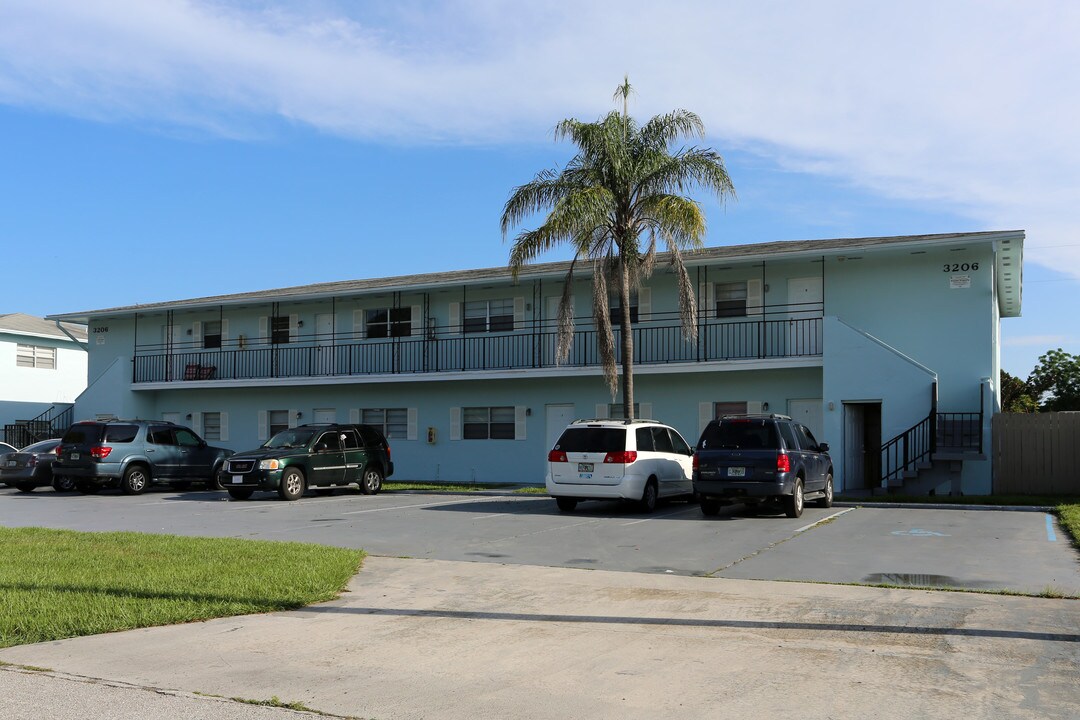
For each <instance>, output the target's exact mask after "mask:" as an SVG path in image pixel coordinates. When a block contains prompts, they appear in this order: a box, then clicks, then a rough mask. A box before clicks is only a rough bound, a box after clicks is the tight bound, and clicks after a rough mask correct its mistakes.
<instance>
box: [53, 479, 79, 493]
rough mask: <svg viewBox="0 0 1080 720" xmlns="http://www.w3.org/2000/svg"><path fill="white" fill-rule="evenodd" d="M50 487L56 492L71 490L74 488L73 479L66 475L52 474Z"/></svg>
mask: <svg viewBox="0 0 1080 720" xmlns="http://www.w3.org/2000/svg"><path fill="white" fill-rule="evenodd" d="M52 487H53V490H55V491H56V492H71V491H72V490H74V489H75V481H74V480H72V479H71V478H70V477H68V476H67V475H54V476H53V480H52Z"/></svg>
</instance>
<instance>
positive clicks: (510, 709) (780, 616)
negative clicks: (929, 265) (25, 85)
mask: <svg viewBox="0 0 1080 720" xmlns="http://www.w3.org/2000/svg"><path fill="white" fill-rule="evenodd" d="M1078 627H1080V602H1077V601H1069V600H1048V599H1042V598H1028V597H1003V596H998V595H980V594H972V593H943V592H928V591H916V590H899V589H887V588H870V587H846V586H835V585H814V584H799V583H788V582H761V581H749V580H732V579H722V578H719V579H718V578H702V577H685V576H673V575H661V574H642V573H626V572H609V571H589V570H579V569H568V568H550V567H529V566H506V565H498V564H494V563H477V562H453V561H439V560H416V559H402V558H388V557H374V558H369V559H368V560H367V561H366V563H365V567H364V569H363V571H362V572H361V573H360V574H359V575H357V577H356V578H355V579H354V580H353V581H352V583H351V584H350V586H349V592H348V593H347V594H346V595H344V596H343V597H342V598H341V599H339V600H337V601H334V602H330V603H324V604H322V605H318V606H313V607H310V608H307V609H304V610H300V611H296V612H286V613H273V614H268V615H257V616H243V617H235V618H224V619H219V620H213V621H210V622H204V623H192V624H187V625H179V626H171V627H162V628H150V629H146V630H136V631H131V632H124V633H115V634H111V635H99V636H93V637H86V638H76V639H73V640H65V641H60V642H54V643H44V644H41V645H30V646H23V647H16V648H9V649H7V650H4V651H0V661H3V662H8V663H20V664H26V665H36V666H39V667H46V668H50V669H51V670H53V671H56V672H59V673H65V674H68V675H69V676H71V675H73V676H77V677H79V678H84V679H86V678H105V679H109V680H111V681H121V682H123V683H125V684H126V685H127V686H128V687H129V688H132V689H129V690H128V693H129V694H138V693H140V692H141V693H145V692H147V691H146V690H139V689H138V688H155V689H156V688H165V689H170V690H169V692H170V697H171V696H172V690H180V691H184V692H186V693H191V692H198V693H208V694H213V695H221V696H225V697H243V698H251V699H268V698H270V697H272V696H277V697H279V698H281V699H282V700H286V701H294V700H298V701H301V702H303V703H304V704H305V705H307V706H308V707H311V708H315V709H318V710H320V711H324V712H329V713H333V714H337V715H344V716H354V717H363V718H379V719H380V720H395V719H411V718H439V719H440V720H456V719H461V720H466V719H467V720H475V719H476V718H499V719H501V720H505V719H516V718H521V719H525V718H529V719H532V720H537V719H539V720H544V719H548V718H551V719H555V718H628V719H638V718H640V719H642V720H645V719H648V720H655V719H657V718H673V719H674V718H679V719H680V720H684V719H685V718H748V717H762V718H806V719H815V718H851V717H865V718H957V717H964V718H995V719H997V718H1033V719H1034V718H1040V719H1045V718H1075V717H1076V709H1077V708H1078V707H1080V684H1078V683H1077V681H1076V678H1077V669H1078V667H1080V634H1078V630H1077V628H1078ZM12 675H13V671H12V670H10V669H8V670H7V671H0V690H3V688H4V687H5V685H6V684H7V682H6V678H7V677H11V676H12ZM20 677H21V675H20ZM55 682H56V683H61V682H65V680H63V678H61V679H58V680H56V681H55ZM87 695H89V693H87ZM3 697H4V695H3V693H2V692H0V698H3ZM189 700H190V702H191V703H194V704H196V705H197V706H198V707H197V708H196V710H193V712H196V711H197V710H199V709H201V710H204V711H205V712H203V713H202V714H194V715H191V717H229V716H228V715H213V714H212V713H211V711H212V710H217V709H219V707H220V706H219V705H213V706H210V704H209V701H207V700H199V699H198V698H194V697H189ZM53 701H54V698H53V696H52V695H49V696H45V697H41V698H40V702H41V707H40V708H38V710H39V711H40V714H18V713H15V714H12V713H10V712H4V713H3V714H4V716H5V717H6V718H19V719H20V720H21V718H30V717H34V718H38V717H43V716H49V717H53V718H81V717H88V716H100V717H127V716H124V715H122V714H118V712H117V711H116V710H115V709H110V708H108V707H102V708H95V707H91V706H88V705H87V704H86V703H80V704H79V706H78V707H77V708H76V709H75V710H72V711H70V712H69V713H67V714H64V713H60V712H48V711H45V708H49V707H50V703H52V702H53ZM199 703H202V705H205V706H206V707H202V706H199ZM4 704H5V700H3V699H0V709H3V708H4ZM282 712H283V713H284V712H285V711H282Z"/></svg>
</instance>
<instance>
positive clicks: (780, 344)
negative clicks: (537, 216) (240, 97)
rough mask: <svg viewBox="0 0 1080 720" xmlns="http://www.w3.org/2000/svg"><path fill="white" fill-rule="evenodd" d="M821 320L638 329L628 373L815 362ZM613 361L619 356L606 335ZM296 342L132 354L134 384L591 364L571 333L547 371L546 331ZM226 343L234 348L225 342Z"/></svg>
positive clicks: (580, 339)
mask: <svg viewBox="0 0 1080 720" xmlns="http://www.w3.org/2000/svg"><path fill="white" fill-rule="evenodd" d="M821 326H822V318H820V317H813V318H785V319H779V320H750V321H734V322H711V321H710V322H709V323H704V324H702V325H701V326H699V331H698V339H697V340H696V341H692V342H687V341H686V340H684V339H683V336H682V330H681V328H680V327H679V325H678V324H677V323H675V322H671V323H664V324H661V323H655V322H650V323H643V324H641V325H639V326H637V327H635V328H634V330H633V333H634V363H635V364H636V365H658V364H665V363H687V362H712V361H717V360H743V359H763V358H792V357H813V356H820V355H821ZM615 334H616V343H615V346H616V358H617V360H619V361H621V348H620V344H619V342H618V331H616V333H615ZM298 339H299V340H300V342H295V343H294V342H290V343H280V344H270V343H263V344H258V345H255V346H254V347H242V348H241V347H238V346H237V345H236V344H233V345H228V344H227V345H226V346H225V347H223V348H220V349H196V348H191V347H184V346H183V345H181V344H177V345H173V346H172V347H162V346H160V345H155V346H139V347H137V348H136V353H135V368H134V377H133V380H134V382H136V383H161V382H185V381H192V380H252V379H264V378H296V377H336V376H355V375H394V374H404V373H444V372H462V371H483V370H518V369H533V368H551V367H556V366H568V367H593V366H598V365H599V364H600V357H599V353H598V350H597V344H596V331H595V330H592V329H584V330H578V331H576V332H575V333H574V340H573V343H572V345H571V347H570V356H569V358H567V360H566V362H564V363H556V362H555V351H556V343H557V333H556V331H555V330H554V329H550V330H539V331H536V332H532V331H520V330H519V331H516V332H507V333H466V334H449V333H447V334H434V335H429V336H408V337H398V338H384V339H378V340H374V339H366V340H361V339H355V338H353V336H352V335H351V334H349V333H345V334H340V333H339V334H338V335H336V336H309V337H308V338H298ZM234 342H235V341H234Z"/></svg>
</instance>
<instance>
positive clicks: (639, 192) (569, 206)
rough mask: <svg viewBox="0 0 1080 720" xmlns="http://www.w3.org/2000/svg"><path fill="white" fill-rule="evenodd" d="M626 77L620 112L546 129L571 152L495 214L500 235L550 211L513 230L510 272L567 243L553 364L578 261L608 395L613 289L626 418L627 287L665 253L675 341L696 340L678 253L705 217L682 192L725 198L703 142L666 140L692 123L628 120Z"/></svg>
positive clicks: (684, 114)
mask: <svg viewBox="0 0 1080 720" xmlns="http://www.w3.org/2000/svg"><path fill="white" fill-rule="evenodd" d="M631 91H632V88H631V86H630V81H629V78H627V79H624V81H623V83H622V84H621V85H620V86H619V87H618V89H617V90H616V91H615V96H614V98H613V99H615V100H619V99H621V100H622V104H623V109H622V112H621V113H619V112H617V111H613V112H610V113H608V114H607V115H606V116H605V117H603V118H601V119H599V120H598V121H596V122H592V123H586V122H581V121H579V120H575V119H573V118H570V119H566V120H563V121H562V122H560V123H559V124H558V125H556V126H555V140H556V141H560V140H563V139H567V138H568V139H570V140H571V141H572V142H573V143H574V144H575V145H576V146H577V154H576V155H575V156H574V157H573V158H572V159H571V160H570V162H569V163H567V165H566V167H565V168H563V169H562V170H561V171H559V172H556V171H555V170H542V171H540V172H539V173H538V174H537V175H536V177H535V178H534V179H533V180H532V182H529V183H527V184H525V185H522V186H520V187H517V188H515V189H514V191H513V193H512V194H511V196H510V199H509V200H507V201H506V206H505V207H504V208H503V214H502V233H503V239H504V240H505V239H506V237H507V234H508V233H509V231H510V230H511V229H512V228H514V227H516V226H518V225H520V224H521V223H522V222H523V221H524V220H525V219H527V218H528V217H530V216H532V215H533V214H535V213H539V212H543V211H545V210H548V209H550V211H549V212H548V214H547V218H546V220H545V221H544V224H543V225H541V226H540V227H538V228H536V229H535V230H523V231H521V233H520V234H518V236H517V238H516V239H515V240H514V243H513V247H512V248H511V250H510V268H511V270H512V271H513V275H514V277H515V278H516V277H517V275H518V273H519V272H520V270H521V268H522V267H523V266H524V265H526V264H528V263H529V262H530V261H532V260H534V259H536V258H537V257H539V256H540V255H541V254H542V253H544V252H546V251H548V250H550V249H552V248H554V247H555V246H557V245H561V244H564V243H565V244H569V245H570V246H571V247H572V248H573V249H574V259H573V260H572V261H571V263H570V268H569V270H568V271H567V274H566V284H565V286H564V288H563V293H562V298H561V300H560V302H559V311H558V341H557V351H556V362H565V361H566V359H567V357H568V356H569V353H570V343H571V340H572V339H573V333H574V317H573V307H572V305H571V299H572V290H571V288H572V282H573V278H574V268H575V266H576V265H577V263H578V261H586V262H590V263H591V264H592V277H593V293H592V294H593V321H594V323H595V326H596V332H597V346H598V351H599V354H600V362H601V365H602V366H603V370H604V378H605V380H606V381H607V384H608V388H609V389H610V391H611V396H612V398H614V397H615V396H616V392H617V388H618V382H619V377H618V370H617V368H616V362H615V360H616V355H615V337H614V332H613V330H612V326H611V316H610V311H609V307H608V286H609V284H612V283H613V284H614V285H615V288H616V290H617V292H618V294H619V338H620V341H621V343H622V348H621V350H622V352H621V354H622V396H623V413H624V417H626V418H627V419H633V417H634V377H633V370H634V367H633V365H634V338H633V335H632V328H631V321H630V298H631V292H633V291H635V290H637V289H638V288H639V287H640V285H641V282H642V280H644V279H645V278H647V277H649V276H650V275H651V274H652V271H653V269H654V267H655V264H656V251H657V242H658V241H659V242H661V243H663V245H664V246H665V247H666V248H667V250H668V252H669V261H670V263H671V265H672V266H673V268H674V270H675V273H676V280H677V283H678V288H679V314H680V318H681V324H682V331H683V337H684V338H685V339H686V340H687V341H694V340H696V339H697V326H696V324H695V322H694V317H695V314H696V309H695V301H694V286H693V283H691V281H690V275H689V273H688V272H687V271H686V266H685V265H684V264H683V258H682V251H683V250H687V249H696V248H700V247H702V237H703V236H704V234H705V215H704V213H703V212H702V210H701V207H700V206H699V205H698V204H697V202H695V201H694V200H691V199H690V198H688V197H685V196H683V195H682V193H683V192H684V191H686V190H688V189H690V188H692V187H701V188H703V189H705V190H708V191H711V192H715V193H716V196H717V199H718V200H719V201H720V202H721V204H722V203H723V202H724V201H725V199H726V198H728V197H734V196H735V187H734V185H732V182H731V178H730V177H728V174H727V170H726V169H725V168H724V161H723V158H721V157H720V155H719V154H718V153H716V152H715V151H714V150H712V149H711V148H698V147H681V148H679V149H678V150H676V151H675V152H672V151H671V149H670V148H671V145H672V144H674V143H675V142H676V141H678V140H680V139H682V138H695V137H696V138H704V135H705V130H704V126H703V125H702V123H701V119H700V118H699V117H698V116H697V115H695V114H694V113H692V112H688V111H686V110H675V111H674V112H671V113H668V114H666V115H657V116H656V117H654V118H652V119H651V120H649V122H647V123H646V124H645V125H643V126H640V127H639V126H638V124H637V123H636V122H635V121H634V119H633V118H632V117H630V115H629V113H628V104H629V96H630V93H631Z"/></svg>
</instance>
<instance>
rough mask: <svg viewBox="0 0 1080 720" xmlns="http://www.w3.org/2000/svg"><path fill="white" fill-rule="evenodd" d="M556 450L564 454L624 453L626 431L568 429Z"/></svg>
mask: <svg viewBox="0 0 1080 720" xmlns="http://www.w3.org/2000/svg"><path fill="white" fill-rule="evenodd" d="M554 449H555V450H562V451H563V452H591V453H601V452H602V453H609V452H622V451H623V450H626V430H625V429H623V428H612V427H575V428H567V429H566V430H565V431H564V432H563V434H562V437H560V438H559V442H557V443H555V448H554Z"/></svg>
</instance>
